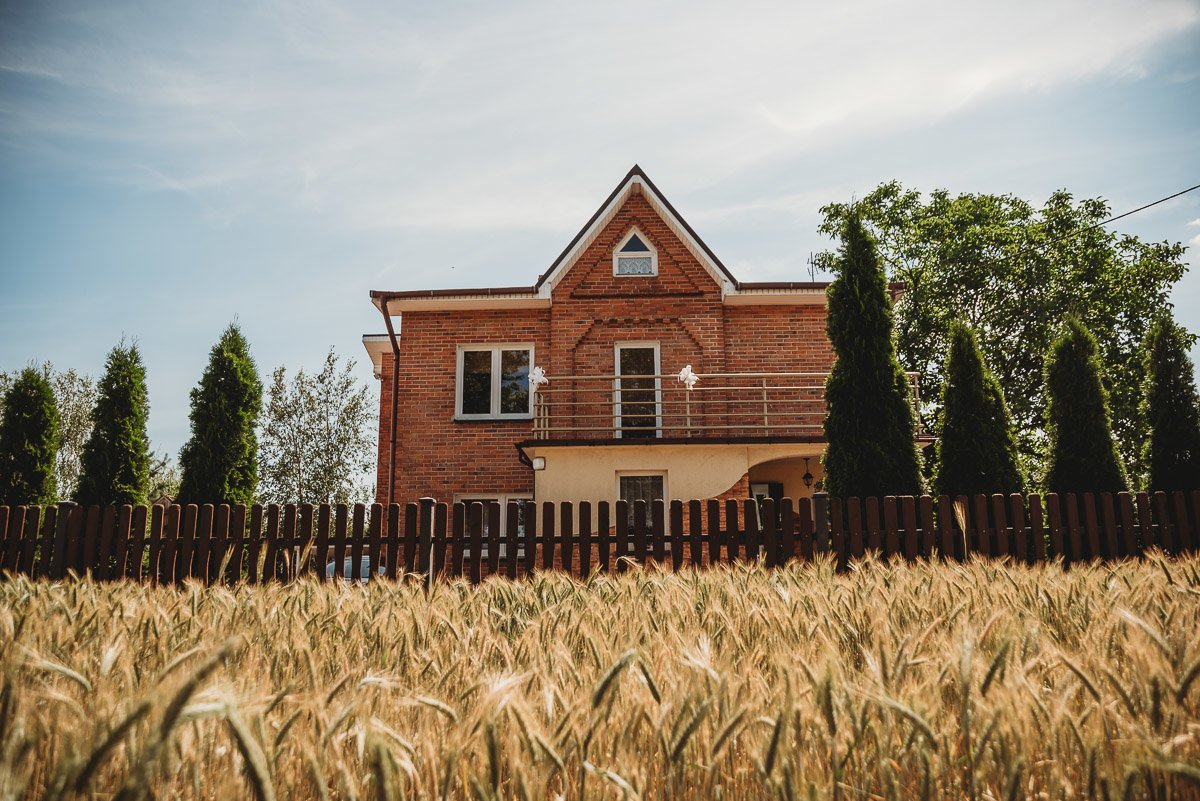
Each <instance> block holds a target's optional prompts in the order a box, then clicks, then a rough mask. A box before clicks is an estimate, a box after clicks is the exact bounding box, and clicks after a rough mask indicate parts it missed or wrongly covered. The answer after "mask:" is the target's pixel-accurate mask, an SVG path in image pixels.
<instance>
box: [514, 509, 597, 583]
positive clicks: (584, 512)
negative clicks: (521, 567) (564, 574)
mask: <svg viewBox="0 0 1200 801" xmlns="http://www.w3.org/2000/svg"><path fill="white" fill-rule="evenodd" d="M590 511H591V505H590V504H589V503H588V502H587V501H584V502H583V503H581V504H580V505H579V514H580V516H581V525H580V533H581V534H583V535H584V536H585V537H586V536H588V535H590V534H591V531H590V527H591V514H590ZM507 513H508V518H507V520H506V521H505V527H504V535H505V536H504V575H506V576H508V577H509V578H510V579H515V578H516V577H517V562H518V560H519V559H520V556H521V530H520V529H521V504H520V503H515V502H510V503H509V504H508V510H507ZM585 517H586V522H584V520H585ZM585 554H586V555H585ZM587 555H590V553H589V552H588V551H587V550H586V549H585V550H584V551H582V552H580V554H579V556H580V558H581V559H583V560H586V559H587ZM584 569H585V570H586V568H584Z"/></svg>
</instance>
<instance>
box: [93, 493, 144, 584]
mask: <svg viewBox="0 0 1200 801" xmlns="http://www.w3.org/2000/svg"><path fill="white" fill-rule="evenodd" d="M76 508H78V507H76ZM148 512H149V510H148V509H147V508H146V507H145V506H135V507H133V521H132V524H131V526H130V535H129V548H128V550H127V552H126V553H127V556H126V562H125V565H126V568H125V569H126V572H125V575H127V576H129V577H130V578H133V579H136V580H138V581H141V580H142V575H143V570H144V567H145V554H146V521H147V516H148Z"/></svg>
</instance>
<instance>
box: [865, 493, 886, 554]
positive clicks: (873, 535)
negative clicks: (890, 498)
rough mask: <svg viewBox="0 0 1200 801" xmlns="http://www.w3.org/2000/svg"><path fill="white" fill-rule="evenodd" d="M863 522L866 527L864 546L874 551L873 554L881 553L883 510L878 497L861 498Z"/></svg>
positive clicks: (882, 543)
mask: <svg viewBox="0 0 1200 801" xmlns="http://www.w3.org/2000/svg"><path fill="white" fill-rule="evenodd" d="M862 505H863V517H864V518H865V521H864V524H865V525H866V527H867V537H866V540H867V542H866V547H867V550H870V551H874V552H875V556H880V555H882V554H883V545H884V537H883V514H882V512H883V510H882V509H881V508H880V506H881V505H882V504H881V503H880V499H879V498H875V497H869V498H863V499H862Z"/></svg>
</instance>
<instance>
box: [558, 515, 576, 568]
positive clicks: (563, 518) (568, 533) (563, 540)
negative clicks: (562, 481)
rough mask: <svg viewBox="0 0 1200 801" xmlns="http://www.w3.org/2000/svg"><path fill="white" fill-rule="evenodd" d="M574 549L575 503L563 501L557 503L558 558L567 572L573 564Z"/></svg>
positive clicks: (560, 564)
mask: <svg viewBox="0 0 1200 801" xmlns="http://www.w3.org/2000/svg"><path fill="white" fill-rule="evenodd" d="M574 550H575V504H573V503H572V502H571V501H563V502H561V503H559V505H558V560H559V566H560V567H561V568H562V569H563V570H565V571H566V572H567V573H568V574H570V572H571V567H572V565H573V564H574V560H573V558H572V557H573V556H574V554H573V551H574Z"/></svg>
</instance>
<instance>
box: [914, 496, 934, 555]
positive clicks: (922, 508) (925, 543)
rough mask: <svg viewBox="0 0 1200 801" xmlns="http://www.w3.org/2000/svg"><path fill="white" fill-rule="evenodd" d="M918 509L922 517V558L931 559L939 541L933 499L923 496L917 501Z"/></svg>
mask: <svg viewBox="0 0 1200 801" xmlns="http://www.w3.org/2000/svg"><path fill="white" fill-rule="evenodd" d="M917 509H918V510H919V512H920V515H921V556H923V557H924V558H926V559H930V558H932V557H933V547H934V543H935V542H936V539H937V528H936V524H935V523H934V517H933V498H931V497H930V496H928V495H922V496H921V497H920V499H918V501H917Z"/></svg>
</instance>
